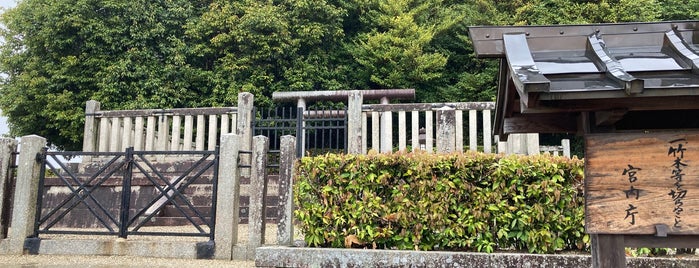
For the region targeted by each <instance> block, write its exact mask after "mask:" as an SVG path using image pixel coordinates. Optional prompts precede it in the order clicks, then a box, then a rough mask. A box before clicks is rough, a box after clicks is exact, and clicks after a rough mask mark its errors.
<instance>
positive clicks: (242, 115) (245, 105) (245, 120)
mask: <svg viewBox="0 0 699 268" xmlns="http://www.w3.org/2000/svg"><path fill="white" fill-rule="evenodd" d="M253 105H254V96H253V95H252V93H250V92H242V93H240V94H238V125H237V127H236V133H237V134H238V135H240V148H239V150H240V151H250V150H252V120H253V116H254V115H253V114H252V109H253ZM240 164H242V165H249V164H250V156H248V155H243V156H242V158H241V159H240ZM242 173H243V176H246V177H247V176H249V175H250V173H249V171H248V170H244V171H242Z"/></svg>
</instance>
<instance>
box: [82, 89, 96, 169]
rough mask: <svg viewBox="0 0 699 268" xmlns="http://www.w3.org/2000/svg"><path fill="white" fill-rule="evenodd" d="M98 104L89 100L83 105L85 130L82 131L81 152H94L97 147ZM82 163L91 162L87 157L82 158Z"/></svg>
mask: <svg viewBox="0 0 699 268" xmlns="http://www.w3.org/2000/svg"><path fill="white" fill-rule="evenodd" d="M99 110H100V102H99V101H95V100H89V101H87V102H86V103H85V125H84V126H85V129H84V130H83V152H94V151H96V150H95V149H96V148H95V146H97V116H96V113H97V112H98V111H99ZM82 161H83V163H89V162H90V161H92V157H91V156H89V155H86V156H83V160H82Z"/></svg>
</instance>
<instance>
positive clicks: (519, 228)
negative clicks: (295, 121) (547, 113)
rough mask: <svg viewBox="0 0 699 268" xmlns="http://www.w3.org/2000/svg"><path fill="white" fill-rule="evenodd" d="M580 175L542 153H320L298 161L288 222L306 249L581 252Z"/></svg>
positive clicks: (573, 166) (567, 162)
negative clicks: (291, 221)
mask: <svg viewBox="0 0 699 268" xmlns="http://www.w3.org/2000/svg"><path fill="white" fill-rule="evenodd" d="M582 177H583V162H582V161H581V160H578V159H577V158H574V159H568V158H563V157H552V156H549V155H541V156H502V155H495V154H483V153H467V154H449V155H434V154H426V153H410V154H403V153H399V154H391V155H368V156H367V155H334V154H328V155H325V156H318V157H306V158H302V159H301V160H300V161H299V164H298V165H297V170H296V179H295V182H294V202H295V203H296V204H297V206H298V208H297V210H296V211H295V216H296V219H297V220H298V221H299V222H300V225H301V228H302V230H303V233H304V235H305V240H306V242H307V243H308V244H309V245H310V246H323V247H327V246H331V247H345V246H359V247H368V248H374V247H376V248H389V249H393V248H395V249H419V250H435V249H442V250H474V251H481V252H492V251H494V250H501V249H510V250H524V251H529V252H537V253H544V252H554V251H558V250H564V249H581V248H584V247H586V246H587V243H588V242H589V241H588V239H589V237H588V236H587V235H586V234H585V233H584V227H583V223H584V220H583V216H584V202H583V200H584V198H583V195H582ZM352 244H353V245H352Z"/></svg>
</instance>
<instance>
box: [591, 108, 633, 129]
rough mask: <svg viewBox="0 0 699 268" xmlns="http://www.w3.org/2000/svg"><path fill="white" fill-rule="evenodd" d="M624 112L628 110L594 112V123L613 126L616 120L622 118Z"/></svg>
mask: <svg viewBox="0 0 699 268" xmlns="http://www.w3.org/2000/svg"><path fill="white" fill-rule="evenodd" d="M626 113H628V110H626V109H616V110H610V111H599V112H596V113H595V124H596V125H597V126H613V125H614V124H615V123H616V122H618V121H619V120H621V119H622V118H624V115H625V114H626Z"/></svg>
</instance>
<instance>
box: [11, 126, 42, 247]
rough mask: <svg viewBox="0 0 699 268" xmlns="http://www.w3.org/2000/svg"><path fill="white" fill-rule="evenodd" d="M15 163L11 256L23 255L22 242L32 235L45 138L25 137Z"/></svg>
mask: <svg viewBox="0 0 699 268" xmlns="http://www.w3.org/2000/svg"><path fill="white" fill-rule="evenodd" d="M20 146H21V148H22V149H21V152H20V153H19V160H18V163H17V184H16V185H15V196H14V202H13V209H12V223H11V225H10V226H12V228H11V229H10V232H9V235H8V239H9V243H10V244H9V248H8V250H9V252H8V253H10V254H22V253H23V252H24V240H25V239H26V238H27V237H29V236H31V235H33V234H34V221H35V220H36V212H37V211H36V208H37V194H38V192H39V174H40V172H41V163H40V161H38V159H39V158H38V157H37V156H38V155H39V154H40V153H41V152H42V150H43V149H44V147H45V146H46V139H45V138H43V137H39V136H36V135H30V136H24V137H22V140H21V141H20Z"/></svg>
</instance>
